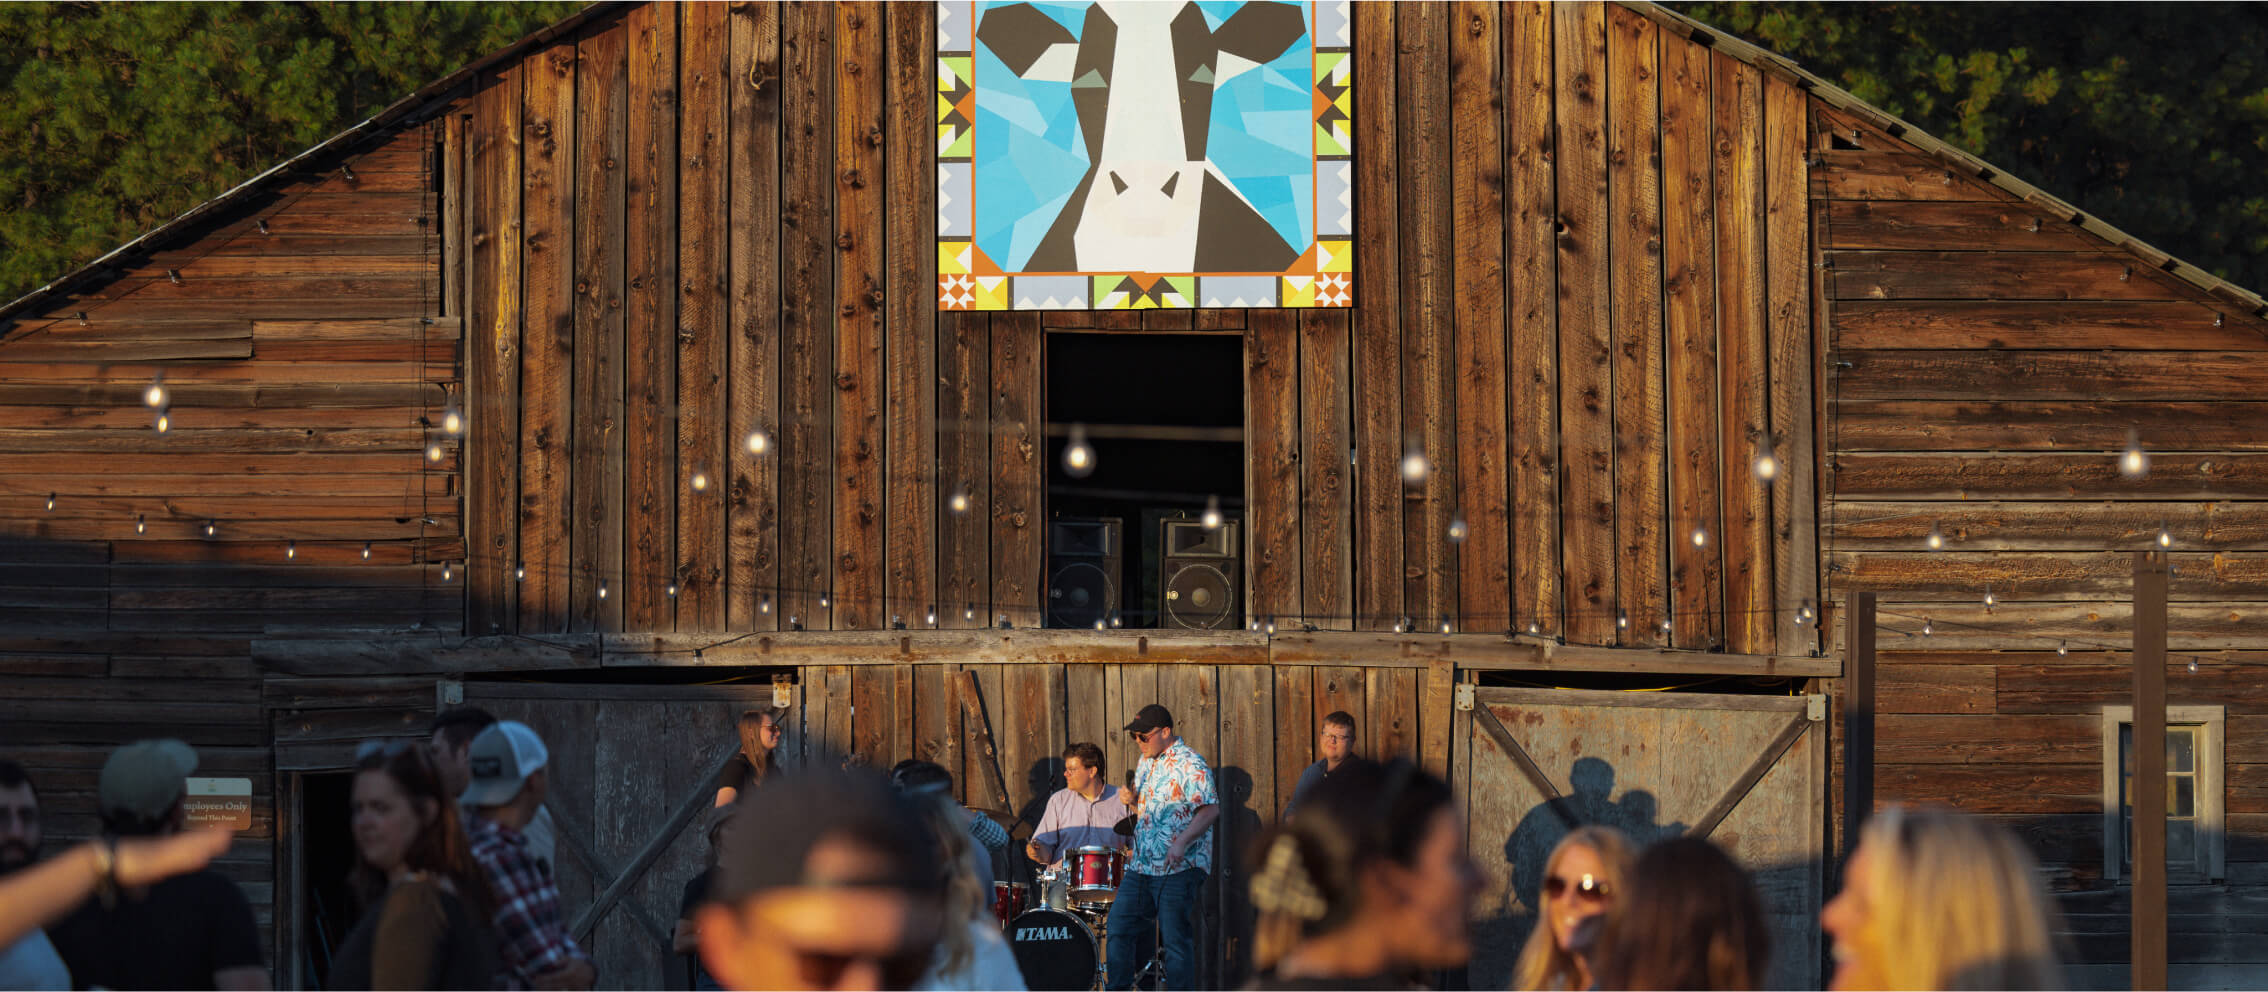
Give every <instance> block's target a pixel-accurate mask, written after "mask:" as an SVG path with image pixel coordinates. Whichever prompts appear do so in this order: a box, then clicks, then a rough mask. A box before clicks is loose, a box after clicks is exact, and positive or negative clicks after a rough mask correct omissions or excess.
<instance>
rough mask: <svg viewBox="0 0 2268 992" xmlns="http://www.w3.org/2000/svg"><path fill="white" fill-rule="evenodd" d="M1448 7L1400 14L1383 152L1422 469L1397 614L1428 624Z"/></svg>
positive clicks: (1443, 561)
mask: <svg viewBox="0 0 2268 992" xmlns="http://www.w3.org/2000/svg"><path fill="white" fill-rule="evenodd" d="M1449 9H1450V8H1449V7H1448V6H1447V5H1446V4H1419V5H1415V6H1411V7H1406V8H1403V9H1402V10H1401V11H1400V12H1399V15H1400V18H1401V26H1400V37H1399V38H1398V39H1397V41H1398V42H1399V47H1398V48H1397V49H1396V52H1397V56H1398V57H1397V59H1396V61H1395V66H1396V68H1397V70H1398V71H1399V73H1400V77H1399V78H1398V79H1396V80H1395V92H1396V94H1397V95H1398V97H1399V98H1400V101H1401V112H1402V116H1401V121H1400V124H1401V133H1400V135H1399V138H1398V141H1397V143H1396V144H1395V145H1394V146H1392V147H1394V148H1395V150H1396V153H1397V154H1398V156H1399V157H1400V158H1401V159H1402V161H1404V162H1406V163H1408V165H1409V169H1408V171H1407V172H1406V173H1405V174H1403V175H1402V176H1401V181H1400V185H1399V190H1398V191H1399V192H1400V194H1401V218H1400V219H1401V227H1402V232H1403V235H1402V237H1403V246H1402V247H1403V262H1402V267H1401V274H1402V301H1401V302H1402V432H1403V433H1404V434H1406V435H1409V436H1410V437H1411V438H1412V439H1413V441H1414V443H1415V444H1416V445H1417V447H1418V449H1419V450H1421V451H1423V452H1424V453H1425V458H1426V460H1427V461H1428V462H1430V463H1431V465H1430V467H1429V470H1428V471H1427V472H1426V474H1425V479H1424V481H1423V482H1422V483H1420V484H1419V485H1417V486H1415V487H1409V488H1406V489H1405V490H1404V492H1403V501H1402V548H1403V552H1402V553H1403V565H1404V571H1403V573H1402V574H1403V585H1402V599H1403V608H1404V609H1405V610H1408V611H1411V612H1413V613H1416V614H1417V615H1418V616H1419V618H1420V619H1421V620H1422V621H1423V622H1425V623H1427V624H1431V623H1432V622H1433V621H1434V620H1435V619H1437V618H1438V617H1440V616H1442V615H1444V614H1447V613H1449V612H1451V611H1453V610H1454V609H1456V606H1457V602H1458V599H1457V575H1456V570H1455V569H1456V566H1455V562H1454V561H1453V560H1452V558H1451V556H1450V550H1449V518H1450V517H1451V516H1452V515H1453V514H1454V513H1455V510H1456V508H1455V506H1454V505H1453V504H1454V503H1455V502H1456V499H1457V494H1458V484H1457V479H1458V476H1459V467H1458V464H1457V443H1456V437H1455V434H1456V430H1457V419H1456V418H1457V412H1456V396H1455V394H1454V392H1453V391H1452V387H1451V385H1450V381H1449V380H1450V378H1451V377H1452V376H1453V375H1454V374H1455V369H1456V361H1457V358H1456V349H1457V346H1456V340H1455V337H1454V334H1455V325H1454V323H1453V318H1454V315H1455V313H1456V310H1457V308H1458V307H1459V305H1460V301H1458V300H1457V299H1455V297H1454V295H1453V294H1455V292H1456V285H1455V279H1454V276H1455V267H1454V264H1455V263H1454V259H1453V256H1454V255H1455V254H1456V248H1455V246H1454V244H1453V242H1452V241H1451V237H1452V230H1451V225H1450V213H1451V207H1452V203H1451V193H1450V190H1451V187H1452V185H1453V183H1452V174H1451V155H1450V143H1449V132H1450V128H1451V126H1452V123H1453V122H1452V120H1451V118H1450V105H1449V73H1448V67H1449V61H1448V55H1449Z"/></svg>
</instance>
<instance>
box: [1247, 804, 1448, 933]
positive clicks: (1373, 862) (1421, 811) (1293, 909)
mask: <svg viewBox="0 0 2268 992" xmlns="http://www.w3.org/2000/svg"><path fill="white" fill-rule="evenodd" d="M1254 852H1255V860H1256V862H1257V864H1256V865H1255V866H1254V872H1253V876H1252V903H1253V906H1254V907H1255V908H1257V909H1258V910H1259V911H1260V912H1261V915H1262V921H1263V922H1262V926H1261V932H1260V933H1259V934H1258V936H1257V938H1256V939H1257V941H1258V944H1257V946H1256V951H1257V956H1258V958H1259V960H1260V962H1261V964H1262V965H1263V966H1264V967H1272V966H1273V965H1274V964H1275V962H1276V961H1278V960H1279V959H1281V958H1282V956H1283V955H1284V954H1285V953H1287V952H1289V951H1291V950H1293V949H1294V948H1295V947H1297V946H1298V945H1299V944H1301V943H1303V942H1306V941H1309V940H1343V939H1347V938H1349V937H1350V936H1352V937H1355V938H1357V939H1363V940H1373V941H1376V942H1378V943H1379V944H1380V945H1381V946H1382V947H1383V948H1384V954H1383V957H1384V958H1385V964H1386V965H1387V966H1389V967H1392V968H1396V969H1435V968H1453V967H1456V966H1458V965H1461V964H1463V963H1464V962H1465V961H1466V959H1467V958H1469V957H1471V956H1472V917H1471V908H1470V907H1471V903H1472V896H1473V893H1474V892H1475V891H1476V890H1477V889H1478V887H1479V884H1480V879H1479V873H1478V872H1477V871H1476V870H1475V869H1474V867H1473V864H1472V860H1471V859H1470V858H1469V857H1468V856H1467V855H1466V852H1465V830H1464V825H1463V822H1462V821H1461V820H1460V818H1459V817H1458V815H1457V809H1456V806H1455V804H1454V801H1453V797H1452V796H1451V794H1450V791H1449V786H1448V784H1447V783H1444V782H1442V781H1441V780H1440V779H1437V778H1435V777H1433V776H1432V775H1430V774H1428V773H1426V772H1425V771H1424V770H1422V769H1420V768H1418V767H1417V766H1415V765H1413V764H1411V763H1410V762H1409V761H1407V760H1406V759H1404V760H1396V761H1394V762H1393V763H1391V764H1386V765H1379V764H1374V763H1371V762H1366V761H1356V762H1354V763H1352V764H1351V765H1349V766H1348V767H1347V768H1346V769H1344V770H1343V771H1341V772H1340V773H1339V774H1336V775H1333V776H1332V777H1331V778H1329V779H1326V780H1325V781H1324V782H1323V784H1322V785H1320V786H1317V787H1316V789H1315V791H1314V792H1313V793H1312V794H1310V796H1309V797H1308V798H1307V799H1306V800H1305V801H1303V802H1302V803H1301V804H1300V807H1299V816H1298V818H1296V819H1294V820H1291V821H1289V822H1287V823H1284V824H1282V825H1280V826H1278V827H1276V828H1274V829H1273V830H1271V831H1269V832H1267V833H1265V834H1263V835H1262V836H1261V838H1260V839H1259V842H1258V843H1257V844H1256V846H1255V847H1254ZM1340 977H1353V976H1340Z"/></svg>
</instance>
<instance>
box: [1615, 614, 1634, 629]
mask: <svg viewBox="0 0 2268 992" xmlns="http://www.w3.org/2000/svg"><path fill="white" fill-rule="evenodd" d="M1614 625H1615V627H1616V629H1618V630H1629V629H1630V611H1629V610H1616V611H1614Z"/></svg>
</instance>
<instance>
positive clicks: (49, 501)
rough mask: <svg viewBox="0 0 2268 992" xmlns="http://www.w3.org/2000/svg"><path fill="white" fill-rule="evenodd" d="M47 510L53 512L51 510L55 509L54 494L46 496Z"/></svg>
mask: <svg viewBox="0 0 2268 992" xmlns="http://www.w3.org/2000/svg"><path fill="white" fill-rule="evenodd" d="M47 508H48V509H49V510H53V509H55V494H54V493H48V494H47Z"/></svg>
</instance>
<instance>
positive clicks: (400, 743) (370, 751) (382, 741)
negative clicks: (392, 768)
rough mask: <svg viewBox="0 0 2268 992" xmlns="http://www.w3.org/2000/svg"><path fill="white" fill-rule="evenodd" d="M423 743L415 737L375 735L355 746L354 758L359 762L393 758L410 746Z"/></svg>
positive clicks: (418, 745) (423, 742)
mask: <svg viewBox="0 0 2268 992" xmlns="http://www.w3.org/2000/svg"><path fill="white" fill-rule="evenodd" d="M425 745H426V742H425V741H422V740H419V739H417V738H415V737H375V738H372V739H370V740H366V741H363V742H362V743H361V744H360V745H357V746H356V747H355V749H354V760H356V761H358V762H361V761H368V760H370V759H372V758H378V757H384V758H393V757H397V756H399V755H400V754H401V753H402V752H404V751H407V750H410V749H411V748H418V747H424V746H425Z"/></svg>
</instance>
